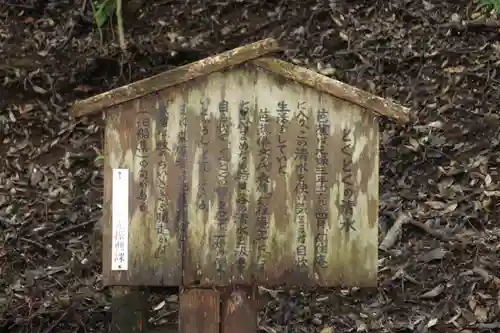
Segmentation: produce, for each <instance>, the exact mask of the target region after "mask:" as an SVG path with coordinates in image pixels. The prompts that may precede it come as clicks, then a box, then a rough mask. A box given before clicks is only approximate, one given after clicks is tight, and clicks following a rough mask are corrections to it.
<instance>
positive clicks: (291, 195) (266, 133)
mask: <svg viewBox="0 0 500 333" xmlns="http://www.w3.org/2000/svg"><path fill="white" fill-rule="evenodd" d="M124 105H128V106H127V107H125V106H124V107H123V108H124V109H125V110H127V111H125V112H122V113H120V112H118V110H115V111H114V112H111V113H110V114H109V119H108V125H107V129H106V147H107V151H106V156H107V164H106V166H105V175H108V176H107V178H106V179H108V181H106V184H105V198H106V201H105V202H106V211H107V212H108V213H106V214H108V215H105V220H106V221H110V215H109V208H110V203H109V198H111V192H110V188H111V184H109V179H110V176H109V175H110V173H111V169H112V168H117V167H122V168H129V169H130V170H133V173H131V174H132V175H133V177H132V178H131V179H133V182H132V184H131V198H132V199H131V202H130V216H131V221H130V225H129V230H130V235H129V242H130V246H129V252H130V254H129V260H130V264H129V270H128V271H127V272H115V271H113V272H111V271H110V265H109V264H110V260H109V255H107V254H105V258H104V259H105V260H104V265H105V267H104V272H105V274H104V275H105V280H106V281H108V282H109V283H114V284H150V285H159V284H160V285H178V284H180V283H181V274H182V275H183V276H182V284H183V285H188V286H194V285H199V286H200V285H201V286H227V285H230V284H243V285H244V284H250V283H254V282H255V283H257V284H261V285H268V286H272V285H282V284H293V285H301V286H312V285H321V286H337V285H353V286H368V285H369V286H371V285H374V284H375V283H376V270H377V243H378V241H377V235H378V232H377V217H378V216H377V214H378V126H377V119H376V117H375V116H374V115H373V114H372V113H369V112H366V110H363V109H362V108H360V107H358V106H354V105H352V104H350V103H348V102H347V101H344V100H341V99H337V98H335V97H333V96H331V95H330V94H327V93H324V92H320V91H316V90H314V89H312V88H310V87H308V86H307V85H302V84H299V83H296V82H292V81H290V80H288V79H284V78H282V77H279V76H277V75H275V74H273V73H271V72H269V71H267V70H264V69H262V68H260V67H256V66H253V65H249V64H247V65H242V66H240V67H238V68H233V69H231V70H228V71H225V72H218V73H212V74H210V75H207V76H205V77H203V78H198V79H196V80H193V81H190V82H189V84H185V85H179V86H176V87H171V88H168V89H166V90H163V91H160V92H158V94H157V95H151V96H148V97H143V98H142V99H141V101H140V102H130V103H129V104H124ZM131 105H132V106H134V107H135V108H136V109H135V110H134V109H133V108H132V107H131ZM141 110H153V111H151V113H150V115H146V113H142V115H143V117H146V118H147V119H149V120H148V122H149V124H150V125H151V128H150V130H151V133H156V135H153V136H150V137H149V139H148V140H149V141H148V140H146V141H145V142H146V146H147V147H148V148H149V147H150V151H151V152H152V153H151V154H150V155H148V156H146V157H145V156H142V155H144V154H142V155H141V152H140V151H139V154H138V152H137V151H136V150H135V148H136V147H137V145H138V143H140V142H142V141H138V139H137V135H136V134H137V130H138V129H140V128H138V127H137V121H138V119H136V114H138V115H141V113H138V111H141ZM167 115H168V116H167ZM146 118H144V119H146ZM141 119H142V118H141ZM141 119H139V124H141V123H142V122H143V121H144V119H142V120H141ZM166 119H168V122H167V121H166ZM131 129H133V130H131ZM141 144H142V143H141ZM141 144H139V147H141ZM110 147H113V149H111V148H110ZM144 159H146V160H147V161H148V164H147V165H146V164H144V162H143V160H144ZM141 163H142V166H141ZM141 167H142V168H146V170H145V171H147V174H148V175H152V176H151V177H149V178H148V181H147V185H148V186H146V187H145V189H146V197H147V199H145V201H144V200H143V202H141V201H140V200H137V199H136V197H137V196H138V195H139V194H141V193H142V192H141V191H142V190H141V188H143V187H141V186H140V184H141V171H140V170H141ZM142 172H144V170H143V171H142ZM165 180H166V181H165ZM141 207H143V210H141ZM107 224H108V228H109V223H107ZM157 229H158V230H159V232H160V234H162V235H161V236H158V234H157V233H158V231H157ZM109 235H110V233H109V230H108V232H107V233H106V232H105V236H104V239H105V243H104V245H105V246H107V247H108V248H109V247H110V245H109V244H111V239H110V236H109ZM106 237H108V238H106ZM106 241H107V242H108V243H106ZM106 258H107V259H106Z"/></svg>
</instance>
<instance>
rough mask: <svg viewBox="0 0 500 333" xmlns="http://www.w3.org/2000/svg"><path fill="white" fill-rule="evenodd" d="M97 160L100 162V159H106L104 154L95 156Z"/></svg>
mask: <svg viewBox="0 0 500 333" xmlns="http://www.w3.org/2000/svg"><path fill="white" fill-rule="evenodd" d="M95 161H96V162H99V161H104V156H103V155H99V156H97V157H96V158H95Z"/></svg>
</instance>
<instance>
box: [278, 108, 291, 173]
mask: <svg viewBox="0 0 500 333" xmlns="http://www.w3.org/2000/svg"><path fill="white" fill-rule="evenodd" d="M276 112H277V113H278V119H277V121H278V126H279V127H278V128H279V131H278V150H279V155H278V156H277V157H276V159H277V162H278V172H279V173H280V174H285V173H286V162H287V159H288V158H287V156H286V154H285V150H286V146H287V140H286V130H287V128H288V125H289V122H290V119H289V116H288V114H289V113H290V109H289V108H288V105H287V104H286V102H285V101H281V102H278V107H277V109H276Z"/></svg>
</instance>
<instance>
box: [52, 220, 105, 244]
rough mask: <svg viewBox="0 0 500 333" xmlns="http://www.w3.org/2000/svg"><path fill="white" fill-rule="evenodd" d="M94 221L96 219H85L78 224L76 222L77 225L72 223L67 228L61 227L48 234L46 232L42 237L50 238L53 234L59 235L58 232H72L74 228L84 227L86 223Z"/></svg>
mask: <svg viewBox="0 0 500 333" xmlns="http://www.w3.org/2000/svg"><path fill="white" fill-rule="evenodd" d="M95 222H96V220H95V219H92V220H89V221H86V222H83V223H80V224H77V225H72V226H69V227H67V228H63V229H61V230H57V231H54V232H52V233H50V234H47V236H45V237H43V238H44V239H47V238H51V237H54V236H57V235H60V234H66V233H68V232H72V231H74V230H76V229H79V228H83V227H86V226H87V225H89V224H92V223H95Z"/></svg>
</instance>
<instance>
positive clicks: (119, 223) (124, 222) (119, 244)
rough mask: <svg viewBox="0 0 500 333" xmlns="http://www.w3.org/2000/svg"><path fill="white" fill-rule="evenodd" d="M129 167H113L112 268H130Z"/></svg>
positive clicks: (120, 269)
mask: <svg viewBox="0 0 500 333" xmlns="http://www.w3.org/2000/svg"><path fill="white" fill-rule="evenodd" d="M128 178H129V172H128V169H113V185H112V191H113V192H112V203H111V224H112V233H113V241H112V242H111V244H112V247H111V270H112V271H126V270H127V269H128V192H129V189H128Z"/></svg>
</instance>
